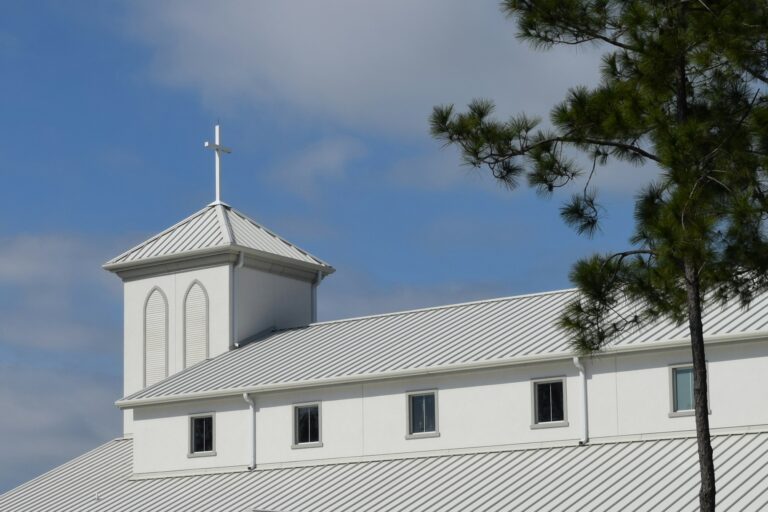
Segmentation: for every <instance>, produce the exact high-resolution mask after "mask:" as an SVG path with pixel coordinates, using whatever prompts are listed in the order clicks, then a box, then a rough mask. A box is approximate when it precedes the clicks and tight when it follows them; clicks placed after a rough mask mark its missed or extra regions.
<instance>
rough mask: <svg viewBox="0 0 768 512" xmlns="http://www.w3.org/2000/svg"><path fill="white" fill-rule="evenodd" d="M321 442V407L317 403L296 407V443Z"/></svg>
mask: <svg viewBox="0 0 768 512" xmlns="http://www.w3.org/2000/svg"><path fill="white" fill-rule="evenodd" d="M318 442H320V409H319V407H318V406H316V405H303V406H301V407H296V444H302V443H318Z"/></svg>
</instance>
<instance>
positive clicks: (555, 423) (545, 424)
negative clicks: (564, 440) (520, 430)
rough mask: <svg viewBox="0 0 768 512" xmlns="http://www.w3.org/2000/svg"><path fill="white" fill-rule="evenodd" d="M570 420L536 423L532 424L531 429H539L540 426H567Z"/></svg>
mask: <svg viewBox="0 0 768 512" xmlns="http://www.w3.org/2000/svg"><path fill="white" fill-rule="evenodd" d="M567 426H568V422H567V421H548V422H546V423H534V424H533V425H531V430H537V429H540V428H560V427H567Z"/></svg>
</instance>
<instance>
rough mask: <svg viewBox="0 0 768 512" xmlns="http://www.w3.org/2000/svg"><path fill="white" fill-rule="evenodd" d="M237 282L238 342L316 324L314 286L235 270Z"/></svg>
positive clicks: (291, 278) (298, 281) (253, 272)
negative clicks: (272, 331)
mask: <svg viewBox="0 0 768 512" xmlns="http://www.w3.org/2000/svg"><path fill="white" fill-rule="evenodd" d="M235 281H236V285H235V286H236V290H237V299H236V304H237V328H236V336H235V337H236V338H237V340H238V341H239V340H243V339H246V338H248V337H249V336H253V335H254V334H258V333H260V332H262V331H265V330H267V329H271V328H277V329H284V328H289V327H298V326H303V325H307V324H309V323H310V322H311V321H312V284H311V283H309V282H307V281H302V280H299V279H296V278H293V277H288V276H282V275H277V274H272V273H269V272H265V271H263V270H258V269H254V268H248V267H242V268H236V269H235Z"/></svg>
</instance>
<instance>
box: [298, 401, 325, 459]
mask: <svg viewBox="0 0 768 512" xmlns="http://www.w3.org/2000/svg"><path fill="white" fill-rule="evenodd" d="M300 407H317V441H311V442H308V443H299V442H298V440H299V435H298V434H299V430H298V429H299V416H298V410H299V408H300ZM291 423H292V424H293V427H292V428H291V448H292V449H304V448H320V447H322V446H323V407H322V402H320V401H319V400H318V401H315V402H300V403H296V404H293V405H292V406H291Z"/></svg>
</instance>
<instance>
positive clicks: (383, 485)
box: [0, 432, 768, 512]
mask: <svg viewBox="0 0 768 512" xmlns="http://www.w3.org/2000/svg"><path fill="white" fill-rule="evenodd" d="M712 446H713V449H714V455H715V467H716V476H717V508H718V510H740V511H758V510H765V509H766V508H768V464H766V460H768V433H765V432H763V433H754V432H753V433H739V434H730V435H716V436H713V438H712ZM131 453H132V442H131V441H130V440H116V441H112V442H109V443H107V444H105V445H103V446H101V447H99V448H97V449H95V450H93V451H91V452H89V453H87V454H85V455H83V456H81V457H79V458H77V459H75V460H73V461H71V462H69V463H67V464H65V465H63V466H61V467H59V468H57V469H54V470H52V471H50V472H49V473H46V474H45V475H43V476H41V477H39V478H37V479H35V480H32V481H30V482H28V483H26V484H23V485H21V486H20V487H18V488H16V489H13V490H11V491H9V492H7V493H6V494H4V495H2V496H0V510H1V511H7V512H11V511H13V512H26V511H29V512H39V511H41V510H57V511H78V512H98V511H110V512H114V511H118V510H119V511H125V512H130V511H146V510H157V511H169V512H172V511H184V512H190V511H211V510H227V511H243V512H245V511H248V512H254V511H263V512H266V511H272V512H303V511H306V512H309V511H312V512H323V511H329V512H331V511H332V512H346V511H349V512H360V511H371V512H376V511H420V512H431V511H435V512H438V511H440V512H451V511H465V510H484V511H488V512H493V511H509V510H539V511H555V510H591V511H614V510H641V511H647V510H665V511H666V510H677V511H695V510H697V509H698V501H697V500H698V486H699V474H698V457H697V451H696V439H695V437H683V438H676V439H659V440H645V441H634V442H617V443H606V444H593V445H588V446H584V447H581V446H567V447H558V448H539V449H529V450H517V451H495V452H486V453H472V454H462V455H442V456H433V457H418V458H403V459H393V460H379V461H370V462H356V463H344V464H325V465H319V466H304V467H293V468H283V469H264V470H256V471H250V472H248V471H243V472H237V473H222V474H209V475H199V476H185V477H173V478H157V479H147V480H130V477H131Z"/></svg>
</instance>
